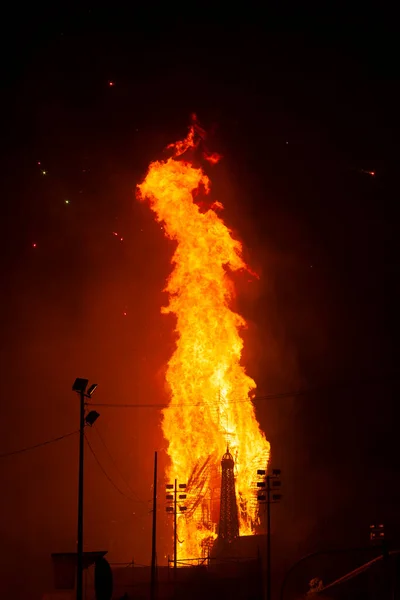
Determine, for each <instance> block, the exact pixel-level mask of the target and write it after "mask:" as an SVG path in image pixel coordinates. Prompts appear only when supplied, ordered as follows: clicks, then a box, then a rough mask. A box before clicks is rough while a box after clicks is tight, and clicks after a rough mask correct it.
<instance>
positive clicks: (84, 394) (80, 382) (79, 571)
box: [72, 377, 100, 600]
mask: <svg viewBox="0 0 400 600" xmlns="http://www.w3.org/2000/svg"><path fill="white" fill-rule="evenodd" d="M88 383H89V380H88V379H82V378H80V377H78V378H77V379H75V382H74V385H73V386H72V391H73V392H76V393H77V394H78V395H79V399H80V410H79V475H78V541H77V566H76V600H82V597H83V596H82V583H83V458H84V435H85V424H86V425H89V426H92V425H93V424H94V423H95V421H96V420H97V419H98V417H99V416H100V415H99V413H98V412H96V411H95V410H92V411H90V412H89V413H88V414H87V415H86V417H85V405H86V403H85V399H86V398H89V399H90V398H91V397H92V395H93V394H94V392H95V390H96V388H97V383H93V384H92V385H91V386H90V387H89V389H88V390H87V391H86V388H87V385H88Z"/></svg>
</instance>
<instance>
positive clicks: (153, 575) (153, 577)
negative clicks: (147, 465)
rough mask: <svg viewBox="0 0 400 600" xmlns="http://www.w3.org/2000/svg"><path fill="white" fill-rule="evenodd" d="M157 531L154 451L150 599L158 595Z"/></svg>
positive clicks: (155, 460) (155, 455)
mask: <svg viewBox="0 0 400 600" xmlns="http://www.w3.org/2000/svg"><path fill="white" fill-rule="evenodd" d="M156 533H157V452H154V482H153V530H152V538H151V584H150V599H151V600H155V597H156V556H157V555H156Z"/></svg>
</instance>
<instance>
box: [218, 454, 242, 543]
mask: <svg viewBox="0 0 400 600" xmlns="http://www.w3.org/2000/svg"><path fill="white" fill-rule="evenodd" d="M234 466H235V462H234V460H233V456H232V454H231V453H230V452H229V448H227V450H226V453H225V454H224V456H223V457H222V461H221V467H222V476H221V504H220V516H219V531H218V538H219V542H220V543H221V542H222V543H230V542H233V540H235V539H236V538H237V537H239V517H238V509H237V504H236V493H235V473H234Z"/></svg>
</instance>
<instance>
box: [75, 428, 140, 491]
mask: <svg viewBox="0 0 400 600" xmlns="http://www.w3.org/2000/svg"><path fill="white" fill-rule="evenodd" d="M85 439H86V443H87V445H88V447H89V450H90V452H91V453H92V455H93V458H94V459H95V461H96V462H97V464H98V466H99V468H100V470H101V472H102V473H103V475H104V477H105V478H106V479H107V480H108V482H109V483H110V484H111V485H112V486H113V488H115V489H116V490H117V492H118V493H119V494H121V496H123V497H124V498H126V499H127V500H130V502H139V500H135V499H134V498H131V497H130V496H128V495H127V494H125V493H124V492H123V491H122V490H121V489H120V488H119V487H118V486H117V484H116V483H115V482H114V481H113V480H112V479H111V477H110V476H109V474H108V473H107V471H106V470H105V469H104V467H103V465H102V464H101V462H100V460H99V459H98V457H97V455H96V453H95V451H94V450H93V448H92V445H91V443H90V442H89V440H88V437H87V435H86V434H85Z"/></svg>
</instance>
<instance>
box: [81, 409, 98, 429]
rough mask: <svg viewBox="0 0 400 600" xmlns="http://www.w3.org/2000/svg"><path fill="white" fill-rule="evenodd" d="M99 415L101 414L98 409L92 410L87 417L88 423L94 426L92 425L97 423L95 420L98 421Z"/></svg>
mask: <svg viewBox="0 0 400 600" xmlns="http://www.w3.org/2000/svg"><path fill="white" fill-rule="evenodd" d="M99 416H100V414H99V413H98V412H97V410H91V411H90V412H89V413H88V414H87V415H86V417H85V423H86V425H89V427H92V425H94V424H95V422H96V421H97V419H98V418H99Z"/></svg>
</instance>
